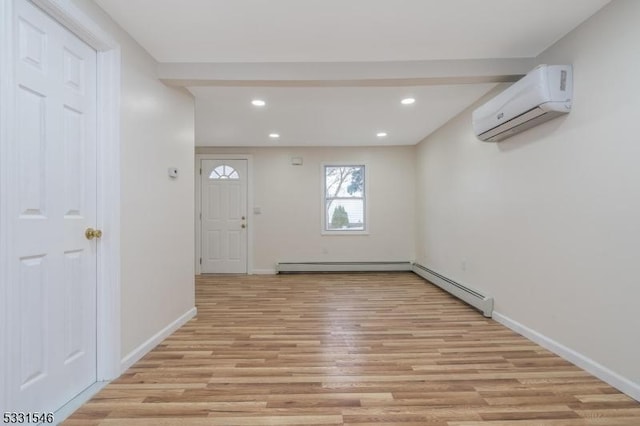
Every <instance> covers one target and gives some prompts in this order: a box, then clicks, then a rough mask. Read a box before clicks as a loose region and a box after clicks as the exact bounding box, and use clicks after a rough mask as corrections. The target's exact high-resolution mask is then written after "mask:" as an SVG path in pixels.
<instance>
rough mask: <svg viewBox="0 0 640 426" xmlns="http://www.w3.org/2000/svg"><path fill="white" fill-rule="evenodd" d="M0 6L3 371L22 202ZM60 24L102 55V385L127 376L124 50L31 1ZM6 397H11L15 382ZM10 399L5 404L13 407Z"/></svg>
mask: <svg viewBox="0 0 640 426" xmlns="http://www.w3.org/2000/svg"><path fill="white" fill-rule="evenodd" d="M14 1H15V0H10V1H2V2H0V102H1V104H0V114H1V115H0V193H1V194H2V203H0V232H1V234H2V238H1V239H0V271H1V272H0V274H1V275H0V299H1V302H0V308H2V314H1V315H2V316H0V322H1V323H2V326H0V342H2V343H3V345H2V348H0V371H1V372H4V371H6V370H5V369H8V368H10V366H8V365H7V361H8V359H9V352H10V348H8V347H7V346H8V345H6V344H5V342H7V341H8V340H7V338H8V337H9V333H10V332H11V330H9V329H8V326H7V324H8V321H7V320H8V318H7V317H6V316H5V315H6V313H7V312H9V309H8V303H9V301H10V300H12V296H13V294H10V291H9V285H8V282H9V280H10V279H11V277H13V276H15V272H14V271H13V270H12V269H13V268H12V267H11V262H10V256H11V253H12V251H13V247H12V245H13V244H12V243H13V238H14V235H13V231H12V229H11V226H10V223H11V220H12V218H11V217H10V216H9V215H10V214H11V212H12V211H13V206H14V205H15V203H16V202H17V197H16V195H17V194H16V191H15V190H14V188H16V187H17V185H16V183H17V179H16V176H17V174H16V173H15V171H14V170H12V167H13V166H14V165H15V164H17V162H16V161H15V157H16V154H17V153H16V150H15V149H14V147H13V146H12V142H13V136H14V134H15V130H16V129H15V126H14V124H13V123H14V122H15V111H14V105H15V103H14V99H15V98H14V81H15V80H14V75H13V73H14V68H13V65H12V63H13V53H14V49H13V44H14V39H13V34H14V25H13V3H14ZM29 1H31V3H33V4H35V5H36V6H38V7H40V9H42V10H44V11H45V12H46V13H47V14H48V15H49V16H51V17H52V18H53V19H54V20H55V21H57V22H58V23H60V24H61V25H62V26H64V27H65V28H67V29H68V30H70V31H71V32H73V33H74V34H75V35H76V36H77V37H78V38H79V39H80V40H82V41H84V42H85V43H87V44H88V45H89V46H91V47H92V48H94V49H95V50H96V51H97V138H96V139H97V140H96V142H97V153H98V163H97V186H98V187H97V191H98V193H97V214H98V216H97V227H98V228H99V229H102V230H103V231H104V237H103V238H102V239H101V241H100V248H99V250H98V259H97V264H98V271H97V330H96V333H97V339H96V342H97V371H96V373H97V380H98V381H106V380H111V379H114V378H117V377H118V376H119V375H120V374H121V366H120V358H121V354H120V345H121V339H120V334H121V330H120V45H119V44H118V43H116V42H115V40H114V39H113V38H111V36H109V35H108V34H107V33H105V32H104V31H103V30H102V29H101V28H100V27H99V26H98V25H97V24H96V23H95V22H94V21H93V20H91V19H90V18H89V17H87V16H86V15H85V14H84V13H83V12H82V11H81V10H80V9H78V8H77V7H76V6H75V5H74V4H73V3H71V1H70V0H29ZM4 382H5V383H6V387H5V389H3V392H0V393H2V394H3V395H7V394H8V391H9V381H8V380H7V381H4ZM5 404H6V401H4V400H0V405H2V406H5V407H6V405H5Z"/></svg>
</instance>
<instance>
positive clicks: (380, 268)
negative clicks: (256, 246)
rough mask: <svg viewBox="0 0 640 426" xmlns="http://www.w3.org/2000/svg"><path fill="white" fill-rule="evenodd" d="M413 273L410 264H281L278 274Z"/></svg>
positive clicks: (278, 265) (278, 267) (279, 264)
mask: <svg viewBox="0 0 640 426" xmlns="http://www.w3.org/2000/svg"><path fill="white" fill-rule="evenodd" d="M396 271H413V268H412V264H411V262H281V263H278V264H277V265H276V272H277V273H278V274H282V273H291V272H396Z"/></svg>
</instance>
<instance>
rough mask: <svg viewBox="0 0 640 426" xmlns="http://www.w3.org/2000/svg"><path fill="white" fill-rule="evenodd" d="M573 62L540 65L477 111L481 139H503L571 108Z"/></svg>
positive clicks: (475, 123) (475, 125) (475, 118)
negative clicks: (568, 63)
mask: <svg viewBox="0 0 640 426" xmlns="http://www.w3.org/2000/svg"><path fill="white" fill-rule="evenodd" d="M572 92H573V79H572V67H571V65H540V66H538V67H537V68H535V69H534V70H533V71H531V72H529V73H528V74H527V75H526V76H524V77H523V78H522V79H520V80H519V81H517V82H516V83H514V84H513V85H511V86H510V87H509V88H507V89H506V90H505V91H503V92H502V93H500V94H499V95H497V96H496V97H494V98H493V99H491V100H490V101H488V102H487V103H485V104H484V105H482V106H480V107H479V108H477V109H476V110H475V111H473V129H474V131H475V134H476V135H477V136H478V139H480V140H483V141H486V142H499V141H501V140H504V139H506V138H508V137H511V136H513V135H515V134H516V133H520V132H523V131H525V130H527V129H530V128H532V127H534V126H537V125H538V124H541V123H544V122H545V121H549V120H551V119H553V118H555V117H558V116H560V115H563V114H566V113H568V112H569V111H571V99H572Z"/></svg>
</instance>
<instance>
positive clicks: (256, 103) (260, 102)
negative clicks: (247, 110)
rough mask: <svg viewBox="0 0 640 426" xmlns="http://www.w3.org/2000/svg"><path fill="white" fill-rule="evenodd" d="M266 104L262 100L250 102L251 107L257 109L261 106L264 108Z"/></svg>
mask: <svg viewBox="0 0 640 426" xmlns="http://www.w3.org/2000/svg"><path fill="white" fill-rule="evenodd" d="M266 104H267V103H266V102H265V101H263V100H262V99H254V100H252V101H251V105H253V106H257V107H261V106H265V105H266Z"/></svg>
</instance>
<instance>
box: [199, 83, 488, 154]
mask: <svg viewBox="0 0 640 426" xmlns="http://www.w3.org/2000/svg"><path fill="white" fill-rule="evenodd" d="M494 86H495V84H464V85H446V86H444V85H443V86H422V87H401V88H398V87H347V88H344V87H339V88H338V87H302V88H298V87H286V88H282V87H260V88H255V87H240V88H238V87H196V88H191V89H190V90H191V92H192V93H193V94H194V95H195V96H196V123H198V125H197V126H196V140H198V141H199V142H201V143H199V145H205V146H206V145H218V146H234V145H245V146H264V145H281V146H292V145H295V146H344V145H413V144H415V143H416V142H418V141H420V140H421V139H422V138H424V136H425V135H426V134H429V133H431V132H432V131H434V130H436V129H437V128H438V127H440V126H441V125H442V124H444V123H445V122H447V121H448V120H449V118H450V117H452V116H454V115H456V114H458V113H459V112H460V111H462V110H463V109H464V108H466V107H467V106H468V105H469V103H471V102H473V101H474V100H476V99H478V98H479V97H480V96H482V95H483V94H484V93H486V92H487V91H488V90H490V89H491V88H493V87H494ZM408 96H412V97H414V98H415V99H417V100H416V102H415V103H414V104H413V105H402V104H401V103H400V100H401V99H403V98H404V97H408ZM253 97H258V98H260V99H266V100H267V101H268V104H267V105H266V106H264V107H260V108H257V107H254V106H253V105H251V103H250V100H251V99H252V98H253ZM378 132H385V133H387V134H388V135H387V136H386V137H384V138H379V137H377V136H376V134H377V133H378ZM270 133H278V134H280V135H281V136H280V139H279V140H278V141H277V142H274V141H272V140H271V139H270V138H269V136H268V135H269V134H270Z"/></svg>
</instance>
